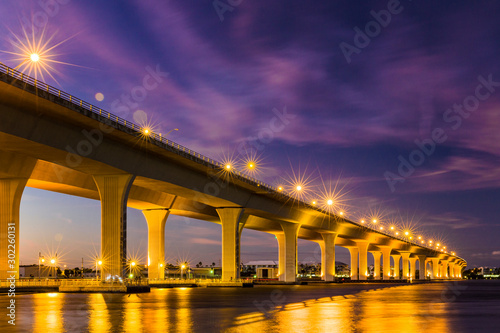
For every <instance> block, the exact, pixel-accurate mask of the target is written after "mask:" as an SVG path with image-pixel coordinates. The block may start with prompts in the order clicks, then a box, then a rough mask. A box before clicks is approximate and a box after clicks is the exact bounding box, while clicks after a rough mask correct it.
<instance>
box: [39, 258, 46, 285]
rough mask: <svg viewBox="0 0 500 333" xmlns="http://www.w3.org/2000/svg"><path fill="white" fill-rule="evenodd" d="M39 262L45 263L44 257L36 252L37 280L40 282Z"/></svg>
mask: <svg viewBox="0 0 500 333" xmlns="http://www.w3.org/2000/svg"><path fill="white" fill-rule="evenodd" d="M40 262H42V263H43V262H45V257H42V253H41V252H38V280H40Z"/></svg>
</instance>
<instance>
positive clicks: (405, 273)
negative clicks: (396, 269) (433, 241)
mask: <svg viewBox="0 0 500 333" xmlns="http://www.w3.org/2000/svg"><path fill="white" fill-rule="evenodd" d="M399 253H401V257H402V258H403V274H401V275H402V276H401V278H402V279H408V278H409V277H410V269H409V268H410V267H409V266H410V265H409V264H410V262H409V261H408V259H410V254H411V253H410V252H402V251H400V252H399Z"/></svg>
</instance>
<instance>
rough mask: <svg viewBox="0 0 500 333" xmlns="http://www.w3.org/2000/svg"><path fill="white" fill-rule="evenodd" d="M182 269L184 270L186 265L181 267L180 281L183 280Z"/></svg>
mask: <svg viewBox="0 0 500 333" xmlns="http://www.w3.org/2000/svg"><path fill="white" fill-rule="evenodd" d="M184 268H186V265H184V264H182V265H181V280H183V274H184Z"/></svg>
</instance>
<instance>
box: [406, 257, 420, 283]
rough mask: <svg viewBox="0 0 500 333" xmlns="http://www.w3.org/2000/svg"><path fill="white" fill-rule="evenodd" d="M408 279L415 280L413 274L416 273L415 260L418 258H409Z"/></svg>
mask: <svg viewBox="0 0 500 333" xmlns="http://www.w3.org/2000/svg"><path fill="white" fill-rule="evenodd" d="M408 260H410V277H411V278H412V279H415V274H416V273H417V267H416V266H417V260H418V258H416V257H415V258H410V259H408Z"/></svg>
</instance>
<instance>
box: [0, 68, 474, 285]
mask: <svg viewBox="0 0 500 333" xmlns="http://www.w3.org/2000/svg"><path fill="white" fill-rule="evenodd" d="M26 186H28V187H33V188H38V189H43V190H48V191H55V192H59V193H65V194H70V195H75V196H80V197H85V198H90V199H95V200H100V202H101V211H102V214H101V258H102V261H103V267H102V272H103V274H101V275H102V276H103V278H106V277H107V276H123V275H124V274H125V266H126V263H125V260H126V240H127V228H126V207H127V206H128V207H132V208H135V209H140V210H142V212H143V213H144V217H145V219H146V221H147V225H148V262H149V266H148V269H149V278H150V279H163V278H164V269H163V266H164V264H165V263H164V258H165V253H164V252H165V250H164V249H165V240H164V234H165V223H166V220H167V218H168V216H169V215H170V214H174V215H182V216H186V217H189V218H195V219H201V220H205V221H208V222H212V223H218V224H220V225H221V226H222V279H223V281H231V280H233V281H234V280H236V279H238V278H239V263H240V258H239V257H240V236H241V232H242V230H243V228H249V229H254V230H259V231H262V232H267V233H271V234H274V235H276V238H277V240H278V244H279V279H280V280H281V281H286V282H293V281H295V279H296V275H297V274H296V273H297V239H298V238H302V239H307V240H311V241H314V242H317V243H318V244H319V245H320V247H321V251H322V253H321V258H322V277H323V279H324V280H325V281H331V280H333V278H334V275H335V246H342V247H345V248H347V249H349V252H350V254H351V272H352V273H351V275H352V279H354V280H357V279H359V280H365V279H366V278H367V275H368V267H367V257H368V253H371V255H373V257H374V262H375V272H376V273H375V279H389V278H390V277H392V278H407V277H415V270H416V262H417V261H418V262H419V263H420V264H419V268H420V278H425V277H427V276H428V275H429V276H430V277H431V278H434V279H438V278H452V277H460V275H461V271H462V269H463V268H464V267H465V266H466V262H465V260H464V259H462V258H460V257H458V256H456V255H454V254H451V253H447V252H445V251H437V250H436V249H434V248H432V247H427V246H424V245H423V244H419V243H418V242H417V241H415V240H413V241H412V240H409V239H406V238H401V237H396V236H395V235H391V234H390V233H388V232H382V231H378V230H373V229H370V228H367V227H366V226H364V225H362V224H360V223H356V222H353V221H350V220H348V219H346V218H343V217H342V216H336V215H333V214H331V213H329V212H326V211H324V210H322V209H319V208H318V207H316V206H314V205H312V204H309V203H305V202H298V201H297V200H292V199H291V197H290V196H288V195H287V194H286V193H283V192H282V191H280V189H278V188H274V187H272V186H269V185H266V184H264V183H263V182H260V181H258V180H256V179H253V178H251V177H248V176H246V175H244V174H242V173H239V172H238V171H236V170H227V169H226V168H225V166H224V165H223V164H221V163H219V162H217V161H214V160H211V159H209V158H207V157H205V156H203V155H200V154H198V153H196V152H193V151H191V150H190V149H188V148H186V147H183V146H180V145H178V144H176V143H173V142H171V141H169V140H168V139H166V138H164V137H161V135H159V134H156V133H152V132H151V131H148V130H146V129H144V128H142V127H140V126H137V125H135V124H133V123H130V122H128V121H126V120H124V119H122V118H119V117H117V116H115V115H112V114H110V113H108V112H106V111H105V110H102V109H100V108H98V107H96V106H93V105H91V104H89V103H86V102H84V101H82V100H80V99H78V98H76V97H74V96H71V95H69V94H67V93H65V92H62V91H60V90H58V89H56V88H53V87H51V86H48V85H46V84H45V83H43V82H39V81H36V80H35V79H33V78H31V77H28V76H26V75H23V74H21V73H19V72H16V71H14V70H13V69H11V68H9V67H7V66H5V65H3V64H1V63H0V229H1V232H0V280H4V279H6V278H7V277H8V276H10V275H11V274H12V273H9V272H19V269H18V263H19V247H18V244H19V240H20V238H19V237H20V235H19V210H20V201H21V197H22V193H23V190H24V188H25V187H26ZM14 237H15V239H16V242H15V246H13V248H15V253H13V252H14V251H10V252H9V249H8V245H9V244H10V243H9V239H11V238H14ZM12 250H13V249H12ZM391 257H392V258H393V261H394V272H395V273H394V274H392V276H390V275H391V273H390V272H391V269H390V267H391V264H390V262H391V260H390V258H391ZM381 259H382V260H381ZM381 262H382V271H383V274H378V272H380V271H381V270H380V268H381ZM400 263H402V266H401V267H402V276H400ZM428 263H430V264H431V266H432V269H428V268H427V267H428ZM428 271H429V272H428ZM14 274H17V276H18V273H14Z"/></svg>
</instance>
